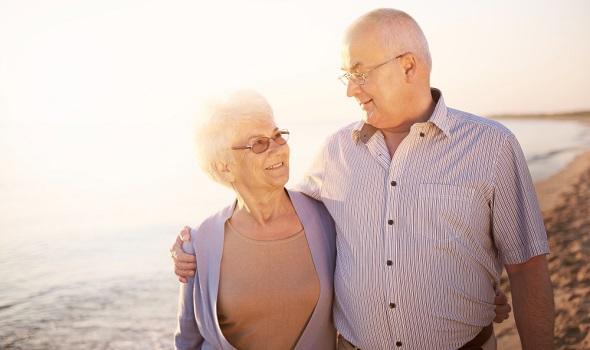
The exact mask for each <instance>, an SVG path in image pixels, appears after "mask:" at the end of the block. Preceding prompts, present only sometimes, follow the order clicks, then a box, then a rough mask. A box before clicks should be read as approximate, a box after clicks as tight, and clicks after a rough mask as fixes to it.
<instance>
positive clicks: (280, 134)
mask: <svg viewBox="0 0 590 350" xmlns="http://www.w3.org/2000/svg"><path fill="white" fill-rule="evenodd" d="M276 132H277V133H276V134H275V135H274V136H273V137H267V136H260V137H256V138H255V139H254V140H252V142H251V144H249V145H246V146H232V147H231V149H232V150H234V151H235V150H244V149H249V150H250V151H252V153H254V154H261V153H264V152H266V151H268V149H269V148H270V140H273V141H274V142H275V143H276V144H277V145H279V146H283V145H286V144H287V141H289V135H291V133H290V132H289V130H287V129H278V130H277V131H276ZM283 135H287V137H284V136H283ZM278 138H281V139H283V140H285V142H284V143H280V142H277V139H278ZM260 140H267V141H266V148H264V149H263V150H262V151H260V152H256V151H254V148H253V147H254V145H255V144H256V142H258V141H260Z"/></svg>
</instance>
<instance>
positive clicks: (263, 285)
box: [217, 222, 320, 350]
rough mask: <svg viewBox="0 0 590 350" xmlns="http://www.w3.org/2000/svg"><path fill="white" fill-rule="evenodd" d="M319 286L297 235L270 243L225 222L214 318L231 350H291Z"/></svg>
mask: <svg viewBox="0 0 590 350" xmlns="http://www.w3.org/2000/svg"><path fill="white" fill-rule="evenodd" d="M319 293H320V284H319V280H318V276H317V273H316V270H315V266H314V264H313V260H312V257H311V252H310V250H309V246H308V244H307V239H306V237H305V233H304V231H303V230H301V231H300V232H298V233H297V234H295V235H293V236H291V237H288V238H285V239H281V240H272V241H259V240H254V239H251V238H247V237H245V236H243V235H241V234H240V233H239V232H237V231H236V230H235V228H234V227H233V226H232V225H231V224H229V222H226V224H225V240H224V243H223V256H222V258H221V276H220V277H219V295H218V301H217V314H218V318H219V324H220V326H221V331H222V332H223V335H224V336H225V338H226V339H227V340H228V341H229V342H230V343H231V344H232V345H233V346H234V347H236V348H237V349H240V350H242V349H281V350H283V349H292V348H294V347H295V345H296V344H297V341H298V339H299V337H300V336H301V333H302V332H303V330H304V329H305V326H306V325H307V322H308V320H309V318H310V317H311V314H312V312H313V310H314V308H315V305H316V303H317V300H318V297H319Z"/></svg>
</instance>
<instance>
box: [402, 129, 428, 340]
mask: <svg viewBox="0 0 590 350" xmlns="http://www.w3.org/2000/svg"><path fill="white" fill-rule="evenodd" d="M420 137H424V133H423V132H421V133H420ZM400 344H401V343H400ZM400 346H401V345H400Z"/></svg>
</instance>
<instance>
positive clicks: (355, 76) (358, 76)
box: [338, 51, 411, 86]
mask: <svg viewBox="0 0 590 350" xmlns="http://www.w3.org/2000/svg"><path fill="white" fill-rule="evenodd" d="M409 53H411V52H410V51H408V52H404V53H402V54H400V55H397V56H395V57H393V58H390V59H388V60H387V61H385V62H381V63H379V64H378V65H376V66H374V67H372V68H369V70H367V71H365V72H359V73H350V72H345V73H344V74H342V75H341V76H339V77H338V80H340V82H341V83H342V84H344V86H347V85H348V83H349V82H351V81H352V82H353V83H355V84H356V85H359V86H362V85H365V84H366V83H367V78H368V77H369V74H370V73H371V72H372V71H374V70H376V69H377V68H381V67H383V66H384V65H386V64H388V63H389V62H393V61H395V60H397V59H398V58H401V57H403V56H405V55H407V54H409Z"/></svg>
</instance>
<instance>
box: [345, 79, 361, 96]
mask: <svg viewBox="0 0 590 350" xmlns="http://www.w3.org/2000/svg"><path fill="white" fill-rule="evenodd" d="M360 91H361V86H360V85H359V84H357V83H355V82H354V81H352V80H348V84H346V96H348V97H353V96H356V95H357V94H358V93H359V92H360Z"/></svg>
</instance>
